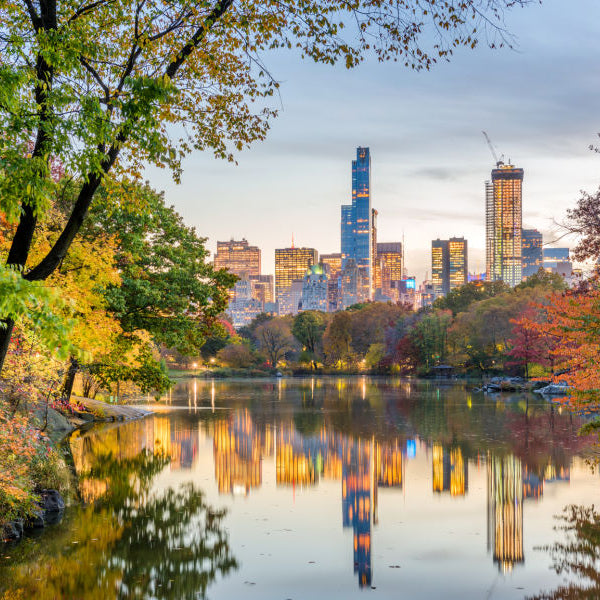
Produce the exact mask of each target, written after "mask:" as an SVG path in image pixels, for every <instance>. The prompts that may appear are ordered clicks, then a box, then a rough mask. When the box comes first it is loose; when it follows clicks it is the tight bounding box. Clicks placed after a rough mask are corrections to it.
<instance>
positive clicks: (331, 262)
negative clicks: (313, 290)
mask: <svg viewBox="0 0 600 600" xmlns="http://www.w3.org/2000/svg"><path fill="white" fill-rule="evenodd" d="M319 260H320V262H321V264H322V265H323V267H324V269H325V272H326V274H327V310H328V311H329V312H335V311H336V310H337V309H338V307H339V305H340V276H341V274H342V255H341V253H339V252H336V253H333V254H321V256H320V259H319Z"/></svg>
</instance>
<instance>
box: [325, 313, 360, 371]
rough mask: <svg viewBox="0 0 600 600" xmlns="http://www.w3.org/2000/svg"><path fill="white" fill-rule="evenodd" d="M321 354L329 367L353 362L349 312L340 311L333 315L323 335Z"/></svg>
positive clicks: (350, 316)
mask: <svg viewBox="0 0 600 600" xmlns="http://www.w3.org/2000/svg"><path fill="white" fill-rule="evenodd" d="M323 352H324V353H325V359H326V361H327V362H328V363H329V364H330V365H336V364H345V363H349V362H353V361H354V356H355V355H354V350H353V348H352V315H351V313H350V312H349V311H340V312H337V313H335V314H334V315H333V318H332V319H331V321H330V322H329V325H327V329H326V330H325V333H324V334H323Z"/></svg>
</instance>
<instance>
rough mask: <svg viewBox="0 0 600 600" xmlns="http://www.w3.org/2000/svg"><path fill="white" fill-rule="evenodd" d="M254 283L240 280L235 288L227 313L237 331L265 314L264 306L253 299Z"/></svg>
mask: <svg viewBox="0 0 600 600" xmlns="http://www.w3.org/2000/svg"><path fill="white" fill-rule="evenodd" d="M252 284H253V282H252V281H250V280H249V279H246V278H244V279H240V280H238V281H236V282H235V285H234V287H233V294H232V299H231V300H230V301H229V306H228V307H227V310H226V311H225V312H226V313H227V314H228V315H229V317H230V318H231V321H232V324H233V326H234V327H235V328H236V329H239V328H240V327H243V326H244V325H249V324H250V322H251V321H252V320H253V319H254V318H255V317H256V316H258V315H259V314H260V313H261V312H263V308H264V304H263V303H262V302H260V301H259V300H257V299H256V298H254V297H253V294H252V292H253V285H252Z"/></svg>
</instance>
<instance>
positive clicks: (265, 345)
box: [255, 317, 297, 368]
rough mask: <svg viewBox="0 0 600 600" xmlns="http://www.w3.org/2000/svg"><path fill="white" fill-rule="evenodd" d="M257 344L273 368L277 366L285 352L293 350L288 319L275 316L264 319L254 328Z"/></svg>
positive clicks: (292, 337)
mask: <svg viewBox="0 0 600 600" xmlns="http://www.w3.org/2000/svg"><path fill="white" fill-rule="evenodd" d="M255 335H256V339H257V340H258V346H259V348H260V350H262V352H264V353H265V354H266V356H267V358H268V360H269V363H270V364H271V366H272V367H273V368H275V367H277V364H278V363H279V361H280V360H282V359H283V358H284V356H285V355H286V353H288V352H291V351H292V350H295V349H296V347H297V344H296V340H295V339H294V336H293V335H292V331H291V327H290V323H289V319H286V318H284V317H277V318H274V319H270V320H268V321H265V322H264V323H263V324H262V325H259V326H258V327H257V328H256V332H255Z"/></svg>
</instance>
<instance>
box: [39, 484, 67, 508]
mask: <svg viewBox="0 0 600 600" xmlns="http://www.w3.org/2000/svg"><path fill="white" fill-rule="evenodd" d="M40 496H41V497H42V508H43V509H44V510H45V511H46V512H48V513H57V512H62V511H63V510H65V501H64V500H63V498H62V496H61V495H60V493H59V492H58V491H57V490H42V491H41V493H40Z"/></svg>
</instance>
